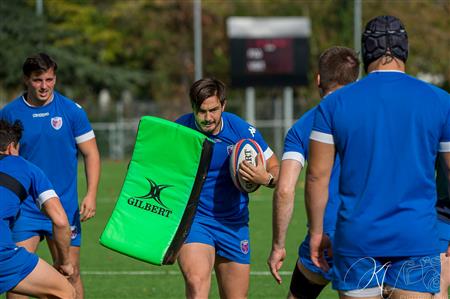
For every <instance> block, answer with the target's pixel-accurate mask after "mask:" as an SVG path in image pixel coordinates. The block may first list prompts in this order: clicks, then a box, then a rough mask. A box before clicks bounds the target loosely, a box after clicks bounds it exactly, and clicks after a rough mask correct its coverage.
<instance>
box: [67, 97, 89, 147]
mask: <svg viewBox="0 0 450 299" xmlns="http://www.w3.org/2000/svg"><path fill="white" fill-rule="evenodd" d="M71 122H72V130H73V136H75V139H78V138H80V137H82V136H83V135H85V134H87V133H89V132H91V131H92V127H91V124H90V123H89V120H88V117H87V114H86V112H85V111H84V109H83V108H82V107H81V106H80V105H78V104H76V103H73V106H72V107H71ZM86 137H87V138H82V139H83V140H81V142H83V141H87V140H89V139H92V138H93V137H94V136H93V134H92V135H90V136H86ZM77 143H80V141H79V140H77Z"/></svg>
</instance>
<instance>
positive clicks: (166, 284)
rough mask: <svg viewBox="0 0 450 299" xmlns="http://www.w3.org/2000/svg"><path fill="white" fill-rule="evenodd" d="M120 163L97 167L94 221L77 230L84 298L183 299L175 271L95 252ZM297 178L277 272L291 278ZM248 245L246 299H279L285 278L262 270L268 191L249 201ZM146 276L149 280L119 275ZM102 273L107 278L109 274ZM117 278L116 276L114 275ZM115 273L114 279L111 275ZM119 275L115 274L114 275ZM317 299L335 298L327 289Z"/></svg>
mask: <svg viewBox="0 0 450 299" xmlns="http://www.w3.org/2000/svg"><path fill="white" fill-rule="evenodd" d="M126 167H127V163H126V162H115V161H103V162H102V177H101V183H100V186H99V192H98V199H97V215H96V216H95V218H93V219H91V220H90V221H88V222H87V223H84V224H83V239H82V247H81V271H82V277H83V281H84V286H85V294H86V296H85V297H86V298H88V299H90V298H92V299H112V298H121V299H123V298H184V282H183V278H182V275H181V273H180V271H179V269H178V266H177V265H172V266H162V267H158V266H153V265H150V264H146V263H144V262H140V261H137V260H134V259H132V258H129V257H127V256H124V255H121V254H119V253H116V252H113V251H111V250H108V249H106V248H105V247H103V246H101V245H100V244H99V242H98V239H99V236H100V234H101V232H102V231H103V229H104V227H105V224H106V222H107V221H108V218H109V216H110V215H111V211H112V210H113V208H114V204H115V201H116V199H117V197H118V195H119V192H120V189H121V186H122V182H123V179H124V177H125V173H126ZM79 173H80V174H81V175H80V180H79V190H80V196H82V195H83V194H84V192H85V189H86V188H85V182H84V178H83V177H84V175H83V173H84V172H83V170H82V169H81V168H80V172H79ZM303 185H304V184H303V178H302V179H301V180H300V182H299V188H298V190H297V198H296V203H295V211H294V215H293V218H292V221H291V225H290V227H289V231H288V237H287V244H286V249H287V255H288V257H287V259H286V261H285V263H284V266H283V268H282V269H281V270H282V271H287V272H289V273H290V272H291V271H292V269H293V266H294V264H295V261H296V259H297V248H298V245H299V243H300V242H301V241H302V240H303V238H304V236H305V230H306V225H305V222H306V215H305V209H304V201H303V188H300V186H301V187H302V186H303ZM250 239H251V246H252V259H251V271H252V273H255V272H256V273H255V274H253V275H251V279H250V290H249V298H285V297H286V294H287V291H288V288H289V283H290V275H283V283H282V284H281V285H277V284H276V282H275V280H274V279H273V278H272V276H271V275H270V274H268V273H269V272H268V267H267V265H266V261H267V257H268V255H269V253H270V248H271V240H272V190H271V189H267V188H260V189H259V190H257V191H256V192H255V193H253V194H252V195H251V198H250ZM39 254H40V255H41V256H42V257H43V258H45V259H46V260H50V259H49V254H48V250H47V248H46V246H44V244H43V243H41V248H40V249H39ZM126 271H128V272H132V271H145V272H149V271H152V272H153V273H152V274H145V275H142V274H139V273H137V274H136V273H135V274H132V273H129V274H123V272H126ZM106 272H110V273H109V274H108V273H106ZM120 272H122V274H120ZM114 273H116V274H114ZM117 273H119V274H117ZM210 298H219V296H218V290H217V283H216V280H215V276H214V277H213V279H212V285H211V292H210ZM320 298H321V299H325V298H327V299H328V298H337V295H336V293H335V292H334V291H332V290H331V288H330V287H328V288H327V289H326V290H325V291H324V292H322V295H321V296H320Z"/></svg>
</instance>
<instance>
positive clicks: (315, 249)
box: [309, 232, 332, 272]
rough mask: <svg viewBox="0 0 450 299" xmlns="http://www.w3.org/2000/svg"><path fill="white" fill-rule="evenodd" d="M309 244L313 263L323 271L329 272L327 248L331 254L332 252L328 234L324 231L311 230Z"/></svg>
mask: <svg viewBox="0 0 450 299" xmlns="http://www.w3.org/2000/svg"><path fill="white" fill-rule="evenodd" d="M309 246H310V254H311V261H312V262H313V264H314V265H316V266H317V267H319V268H320V269H322V270H323V271H325V272H328V270H330V265H328V262H327V260H326V259H325V250H327V251H328V253H329V256H331V254H332V249H331V241H330V239H329V238H328V236H327V235H326V234H325V235H324V234H323V233H311V232H310V240H309Z"/></svg>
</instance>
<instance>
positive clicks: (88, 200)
mask: <svg viewBox="0 0 450 299" xmlns="http://www.w3.org/2000/svg"><path fill="white" fill-rule="evenodd" d="M96 206H97V202H96V200H95V196H89V195H86V197H85V198H84V199H83V201H82V202H81V206H80V220H81V221H86V220H89V219H91V218H92V217H94V216H95V209H96Z"/></svg>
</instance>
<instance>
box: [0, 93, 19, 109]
mask: <svg viewBox="0 0 450 299" xmlns="http://www.w3.org/2000/svg"><path fill="white" fill-rule="evenodd" d="M23 101H24V100H23V95H20V96H18V97H16V98H15V99H13V100H12V101H11V102H9V103H7V104H6V105H5V106H3V108H2V109H1V110H2V111H3V112H8V111H13V110H15V109H16V107H17V106H19V105H22V104H23Z"/></svg>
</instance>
